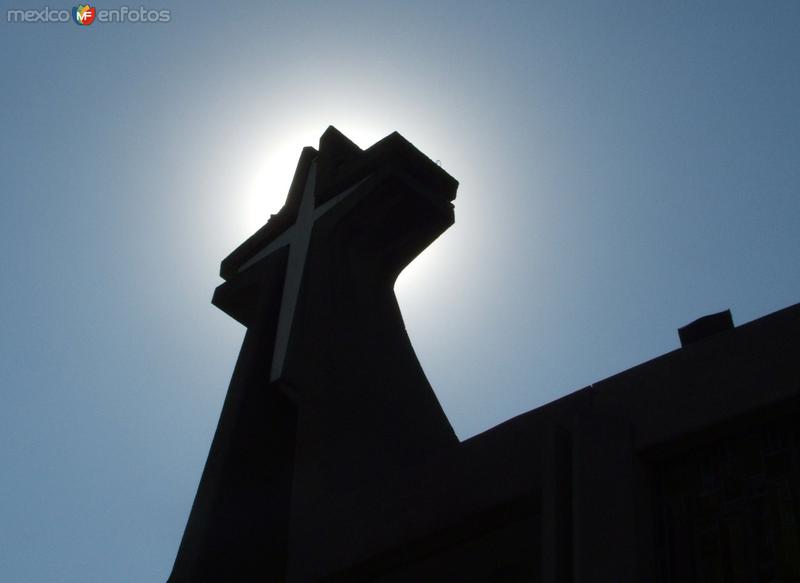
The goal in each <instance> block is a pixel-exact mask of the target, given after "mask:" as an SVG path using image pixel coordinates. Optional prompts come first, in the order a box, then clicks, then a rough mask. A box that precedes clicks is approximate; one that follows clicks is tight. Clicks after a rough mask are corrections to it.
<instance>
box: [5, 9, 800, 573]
mask: <svg viewBox="0 0 800 583" xmlns="http://www.w3.org/2000/svg"><path fill="white" fill-rule="evenodd" d="M605 4H606V5H605V6H603V7H601V6H600V3H567V2H564V3H539V2H529V3H499V4H498V3H494V4H490V3H464V2H459V3H455V2H453V3H445V2H441V3H428V2H404V3H402V4H401V3H392V2H374V1H373V2H369V3H366V2H365V3H350V2H324V3H307V4H303V5H297V6H288V5H272V4H269V3H268V4H266V5H264V4H262V3H257V4H256V3H253V4H252V5H247V4H242V5H228V4H226V5H224V6H222V5H220V4H219V3H213V4H211V3H209V4H207V5H206V6H205V7H202V6H201V5H200V3H195V2H192V3H189V2H178V3H174V4H173V5H172V6H171V18H172V19H171V21H170V22H169V23H162V24H119V23H114V24H112V23H100V22H96V23H95V24H93V25H92V26H89V27H79V26H77V25H75V24H74V23H72V22H69V23H60V24H42V23H39V24H18V23H16V24H15V23H8V22H6V21H5V20H6V18H5V8H4V10H3V13H2V15H0V16H1V17H2V21H3V22H2V23H0V26H1V27H2V35H0V48H2V51H0V61H1V62H2V70H3V82H2V91H0V124H1V125H0V127H1V128H2V139H0V148H1V150H0V170H1V171H2V197H1V198H0V241H2V244H3V245H2V249H3V251H2V257H3V263H2V265H3V276H2V278H0V306H1V307H0V329H1V330H2V335H0V342H1V343H2V344H1V345H0V388H2V393H1V394H2V404H1V405H0V462H2V466H3V471H2V472H0V569H1V570H2V572H3V574H4V575H3V576H4V578H5V579H7V580H9V581H20V582H25V581H32V582H50V581H53V582H76V583H77V582H81V583H87V582H88V583H94V582H97V583H106V582H108V581H115V582H121V583H127V582H131V583H134V582H136V583H139V582H143V581H163V580H165V578H166V577H167V575H168V574H169V571H170V569H171V566H172V561H173V560H174V557H175V553H176V551H177V548H178V544H179V542H180V537H181V535H182V532H183V528H184V526H185V522H186V519H187V517H188V513H189V509H190V506H191V503H192V500H193V497H194V493H195V490H196V488H197V484H198V481H199V478H200V473H201V471H202V468H203V464H204V463H205V458H206V455H207V453H208V448H209V445H210V443H211V438H212V436H213V431H214V429H215V427H216V422H217V419H218V416H219V412H220V407H221V405H222V400H223V398H224V396H225V392H226V390H227V385H228V382H229V380H230V375H231V373H232V371H233V366H234V363H235V360H236V356H237V353H238V350H239V346H240V343H241V340H242V338H243V334H244V330H243V329H242V327H241V326H240V325H239V324H237V323H236V322H235V321H233V320H232V319H230V318H229V317H227V316H226V315H225V314H223V313H222V312H220V311H219V310H217V309H215V308H214V307H213V306H211V304H210V298H211V294H212V292H213V289H214V288H215V287H216V286H217V285H218V284H219V283H221V280H220V279H219V277H218V270H219V262H220V261H221V260H222V258H223V257H225V256H226V255H227V254H228V253H229V252H230V251H231V250H233V249H234V248H235V247H236V246H237V245H238V244H239V243H240V242H241V241H242V240H244V239H245V238H246V237H247V236H248V235H249V234H251V233H252V232H253V231H254V230H255V229H256V228H258V227H259V226H260V225H261V224H263V223H264V222H265V221H266V219H267V218H268V216H269V213H270V212H275V211H276V210H277V209H278V208H279V207H280V205H281V204H282V203H283V200H284V197H285V195H286V190H287V188H288V185H289V181H290V179H291V176H292V173H293V171H294V164H295V162H296V160H297V157H298V156H299V154H300V149H301V148H302V146H304V145H314V146H316V142H317V139H318V138H319V135H320V134H321V133H322V132H323V131H324V130H325V128H326V127H327V126H328V125H330V124H333V125H335V126H336V127H337V128H339V129H340V130H341V131H342V132H344V133H345V134H346V135H348V136H349V137H350V138H352V139H353V140H354V141H356V142H357V143H358V144H359V145H360V146H361V147H364V148H365V147H368V146H370V145H371V144H372V143H374V142H375V141H377V140H378V139H380V138H382V137H383V136H385V135H386V134H388V133H390V132H392V131H395V130H397V131H399V132H400V133H401V134H403V135H404V136H405V137H406V138H407V139H408V140H409V141H411V142H412V143H414V144H415V145H416V146H417V147H418V148H419V149H420V150H421V151H423V152H424V153H425V154H427V155H428V156H430V157H431V158H432V159H434V160H438V161H440V162H441V164H442V166H443V167H444V168H445V169H446V170H447V171H448V172H450V173H451V174H452V175H453V176H454V177H455V178H456V179H458V180H459V182H460V188H459V191H458V198H457V200H456V224H455V225H454V226H453V227H452V228H451V229H450V231H448V232H447V233H446V234H445V235H443V236H442V237H441V238H440V239H439V240H437V241H436V242H435V243H434V244H433V245H432V246H431V247H430V248H429V249H428V250H427V251H426V252H425V253H424V254H423V255H422V256H421V257H420V258H419V259H418V260H417V261H416V262H414V263H413V264H412V266H411V267H410V268H409V269H408V270H407V272H406V273H404V274H403V275H402V276H401V278H400V280H399V282H398V285H397V293H398V298H399V301H400V305H401V308H402V310H403V314H404V317H405V321H406V325H407V328H408V331H409V335H410V337H411V340H412V342H413V344H414V347H415V349H416V351H417V355H418V357H419V359H420V361H421V363H422V365H423V367H424V369H425V371H426V373H427V375H428V378H429V379H430V381H431V384H432V385H433V387H434V389H435V390H436V393H437V396H438V397H439V399H440V400H441V402H442V404H443V407H444V409H445V412H446V413H447V415H448V416H449V418H450V420H451V422H452V423H453V425H454V427H455V429H456V431H457V433H458V435H459V437H461V438H462V439H464V438H466V437H469V436H471V435H474V434H476V433H478V432H480V431H483V430H484V429H486V428H489V427H491V426H493V425H495V424H497V423H499V422H502V421H504V420H506V419H508V418H510V417H512V416H514V415H517V414H519V413H522V412H524V411H526V410H529V409H531V408H534V407H537V406H539V405H542V404H544V403H547V402H549V401H551V400H552V399H554V398H557V397H559V396H562V395H564V394H567V393H569V392H572V391H574V390H577V389H579V388H581V387H583V386H586V385H588V384H591V383H592V382H595V381H598V380H601V379H603V378H605V377H608V376H610V375H613V374H615V373H617V372H620V371H622V370H625V369H627V368H630V367H631V366H634V365H636V364H639V363H641V362H643V361H645V360H648V359H651V358H654V357H656V356H659V355H660V354H663V353H665V352H668V351H670V350H673V349H675V348H677V346H678V337H677V333H676V329H677V328H678V327H680V326H682V325H684V324H686V323H688V322H690V321H692V320H694V319H695V318H697V317H699V316H702V315H704V314H707V313H710V312H715V311H719V310H722V309H725V308H730V309H731V310H732V312H733V317H734V321H735V323H737V324H741V323H744V322H747V321H749V320H752V319H754V318H757V317H760V316H763V315H766V314H768V313H770V312H772V311H774V310H777V309H780V308H782V307H786V306H788V305H791V304H794V303H796V302H798V301H800V266H799V263H798V257H797V256H798V249H800V111H799V110H798V105H797V104H798V103H800V66H798V63H799V62H800V34H798V30H799V28H798V27H799V25H800V3H797V2H794V1H782V2H781V1H779V2H769V3H765V2H749V3H745V2H725V3H721V2H720V3H682V2H675V3H663V2H638V1H637V2H633V1H631V2H614V3H605ZM51 6H53V7H54V8H55V7H56V6H55V5H51ZM115 6H116V5H115ZM145 6H147V7H152V8H161V6H158V5H147V4H145ZM8 7H11V8H40V7H41V6H40V5H39V4H17V3H14V4H13V5H11V6H8ZM111 7H114V6H111V5H108V6H106V5H102V6H99V8H111ZM59 8H60V7H59ZM65 8H68V9H71V6H65Z"/></svg>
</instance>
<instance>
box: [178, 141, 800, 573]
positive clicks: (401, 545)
mask: <svg viewBox="0 0 800 583" xmlns="http://www.w3.org/2000/svg"><path fill="white" fill-rule="evenodd" d="M456 188H457V182H456V181H455V180H454V179H453V178H452V177H451V176H449V175H448V174H447V173H446V172H445V171H444V170H442V169H441V168H440V167H439V166H437V165H436V164H434V163H433V162H432V161H431V160H429V159H428V158H426V157H425V156H424V155H423V154H421V153H420V152H419V151H418V150H416V149H415V148H414V147H413V146H412V145H411V144H410V143H409V142H407V141H406V140H405V139H403V138H402V137H401V136H400V135H399V134H397V133H394V134H391V135H389V136H388V137H386V138H384V139H383V140H381V141H379V142H378V143H376V144H375V145H373V146H372V147H370V148H368V149H366V150H361V149H360V148H358V147H357V146H356V145H355V144H353V143H352V142H350V141H349V140H348V139H347V138H346V137H344V136H343V135H342V134H341V133H339V132H338V131H337V130H336V129H335V128H332V127H331V128H328V130H327V131H326V132H325V133H324V134H323V136H322V137H321V139H320V144H319V149H318V150H316V149H314V148H305V149H304V150H303V152H302V155H301V157H300V160H299V163H298V166H297V171H296V173H295V176H294V180H293V182H292V185H291V188H290V191H289V194H288V197H287V200H286V204H285V206H284V207H283V209H281V211H280V212H279V213H277V214H276V215H273V216H272V217H271V218H270V220H269V222H268V223H267V224H266V225H265V226H264V227H262V229H260V230H259V231H258V232H256V233H255V234H254V235H253V236H252V237H250V238H249V239H248V240H247V241H245V242H244V243H243V244H242V245H241V246H240V247H239V248H237V249H236V250H235V251H234V252H233V253H231V255H229V256H228V257H227V258H226V259H225V260H224V261H223V262H222V268H221V275H222V277H223V279H224V280H225V283H223V284H222V285H221V286H219V287H218V288H217V290H216V291H215V294H214V298H213V303H214V305H216V306H218V307H219V308H221V309H222V310H224V311H225V312H226V313H228V314H230V315H231V316H232V317H233V318H235V319H236V320H238V321H239V322H241V323H242V324H243V325H245V326H246V327H247V333H246V336H245V339H244V342H243V345H242V349H241V353H240V355H239V359H238V361H237V363H236V367H235V370H234V373H233V378H232V380H231V384H230V388H229V391H228V394H227V397H226V400H225V403H224V406H223V410H222V413H221V417H220V421H219V425H218V427H217V431H216V434H215V437H214V440H213V443H212V446H211V451H210V453H209V456H208V461H207V463H206V467H205V470H204V472H203V476H202V479H201V482H200V485H199V488H198V491H197V495H196V498H195V501H194V505H193V507H192V511H191V515H190V517H189V520H188V524H187V526H186V530H185V533H184V536H183V539H182V542H181V545H180V549H179V551H178V555H177V558H176V561H175V565H174V568H173V572H172V575H171V577H170V579H169V581H170V582H172V583H179V582H205V581H207V582H228V581H231V582H233V581H267V582H273V581H274V582H283V581H287V582H306V581H379V582H386V583H388V582H426V581H431V582H433V581H437V582H451V581H452V582H483V581H489V582H510V581H515V582H516V581H541V582H546V583H555V582H567V583H569V582H580V583H584V582H590V581H591V582H628V581H631V582H633V581H637V582H638V581H641V582H650V581H653V582H663V583H678V582H680V583H683V582H698V583H700V582H702V583H706V582H728V581H731V582H733V581H737V582H738V581H742V582H744V581H747V582H755V581H759V582H761V581H764V582H768V581H769V582H772V581H780V582H791V581H795V582H796V581H800V528H799V527H798V521H799V520H800V439H798V438H799V437H800V430H799V429H798V419H800V416H799V415H798V413H800V340H798V339H800V304H798V305H795V306H792V307H789V308H786V309H784V310H781V311H779V312H776V313H774V314H771V315H769V316H766V317H764V318H760V319H758V320H756V321H754V322H750V323H748V324H744V325H741V326H738V327H734V325H733V321H732V318H731V315H730V312H722V313H719V314H713V315H710V316H707V317H705V318H701V319H700V320H697V321H695V322H693V323H691V324H689V325H688V326H686V327H684V328H682V329H681V330H680V331H679V336H680V340H681V348H679V349H677V350H675V351H673V352H670V353H668V354H665V355H663V356H661V357H659V358H656V359H654V360H651V361H649V362H646V363H644V364H641V365H639V366H636V367H634V368H632V369H630V370H627V371H625V372H622V373H620V374H618V375H615V376H613V377H611V378H609V379H606V380H603V381H601V382H598V383H595V384H593V385H591V386H589V387H586V388H583V389H581V390H579V391H576V392H574V393H572V394H570V395H568V396H566V397H563V398H561V399H559V400H557V401H554V402H552V403H550V404H548V405H545V406H543V407H540V408H537V409H535V410H533V411H530V412H528V413H525V414H523V415H520V416H518V417H515V418H513V419H511V420H509V421H506V422H505V423H502V424H500V425H498V426H496V427H494V428H492V429H490V430H488V431H486V432H484V433H482V434H479V435H476V436H474V437H472V438H470V439H467V440H466V441H463V442H459V441H458V439H457V438H456V436H455V434H454V432H453V430H452V428H451V426H450V424H449V422H448V421H447V418H446V417H445V415H444V413H443V411H442V409H441V407H440V405H439V403H438V401H437V399H436V397H435V395H434V393H433V391H432V390H431V387H430V385H429V384H428V382H427V380H426V378H425V375H424V373H423V371H422V370H421V368H420V366H419V363H418V362H417V359H416V357H415V355H414V352H413V349H412V347H411V344H410V342H409V340H408V337H407V335H406V333H405V329H404V327H403V321H402V317H401V314H400V310H399V308H398V305H397V302H396V299H395V297H394V292H393V285H394V281H395V279H396V277H397V275H398V274H399V273H400V271H401V270H402V269H403V268H404V267H405V266H406V265H407V264H408V263H409V262H410V261H412V260H413V259H414V257H416V256H417V255H418V254H419V253H420V252H421V251H422V250H423V249H424V248H425V247H426V246H427V245H429V244H430V243H431V242H432V241H433V240H435V239H436V237H438V236H439V235H440V234H441V233H442V232H444V230H446V229H447V228H448V227H449V226H450V225H451V224H452V223H453V204H452V201H453V200H454V198H455V193H456Z"/></svg>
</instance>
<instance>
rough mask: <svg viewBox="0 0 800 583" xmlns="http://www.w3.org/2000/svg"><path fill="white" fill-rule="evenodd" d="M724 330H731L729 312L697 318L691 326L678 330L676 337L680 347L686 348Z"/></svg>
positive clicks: (731, 320)
mask: <svg viewBox="0 0 800 583" xmlns="http://www.w3.org/2000/svg"><path fill="white" fill-rule="evenodd" d="M725 330H733V317H732V316H731V311H730V310H725V311H724V312H718V313H716V314H709V315H708V316H703V317H702V318H698V319H697V320H695V321H694V322H692V323H691V324H687V325H686V326H684V327H683V328H678V336H679V337H680V339H681V346H686V345H688V344H692V343H694V342H699V341H700V340H703V339H704V338H708V337H709V336H713V335H714V334H719V333H720V332H724V331H725Z"/></svg>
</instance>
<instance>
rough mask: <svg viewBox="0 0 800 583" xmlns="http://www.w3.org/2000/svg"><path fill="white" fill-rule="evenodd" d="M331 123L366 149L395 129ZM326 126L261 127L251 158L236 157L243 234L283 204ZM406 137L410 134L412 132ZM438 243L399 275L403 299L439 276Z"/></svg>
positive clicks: (414, 295)
mask: <svg viewBox="0 0 800 583" xmlns="http://www.w3.org/2000/svg"><path fill="white" fill-rule="evenodd" d="M334 125H335V126H336V127H337V129H339V130H340V131H342V133H344V135H346V136H347V137H348V138H350V139H351V140H353V141H354V142H355V143H356V144H357V145H358V146H359V147H361V148H364V149H366V148H368V147H370V146H371V145H372V144H374V143H375V142H377V141H378V140H380V139H382V138H383V137H385V136H386V135H388V134H390V133H391V132H392V131H393V129H385V128H379V127H377V126H369V125H365V124H359V123H353V122H352V121H344V122H343V123H338V122H335V123H334ZM326 127H327V123H326V122H324V121H321V120H320V123H312V122H309V123H305V124H303V125H302V126H300V127H298V126H297V125H295V126H294V127H293V128H292V130H291V131H288V130H287V129H283V128H281V129H275V130H272V131H268V132H264V136H265V137H264V143H263V144H257V145H256V147H253V148H251V151H250V152H251V153H250V156H249V158H248V159H247V160H242V161H240V163H242V164H243V166H242V167H243V171H242V175H243V176H248V177H249V179H248V181H247V182H246V183H245V186H244V194H243V196H242V197H241V199H240V200H241V201H242V205H241V208H242V213H241V219H240V220H241V223H240V227H239V229H241V235H242V236H248V235H250V234H252V233H253V232H255V231H256V230H258V229H259V228H260V227H261V226H262V225H264V223H266V222H267V220H268V219H269V217H270V215H271V214H274V213H277V212H278V211H279V210H280V209H281V207H282V206H283V204H284V203H285V201H286V195H287V193H288V191H289V187H290V185H291V182H292V177H293V176H294V171H295V167H296V165H297V161H298V159H299V157H300V152H301V151H302V149H303V148H304V147H306V146H313V147H317V145H318V140H319V136H320V135H321V134H322V132H323V131H324V130H325V128H326ZM276 138H277V139H276ZM409 138H412V139H413V136H409ZM412 143H413V142H412ZM438 244H439V242H438V241H437V242H435V243H434V244H433V245H432V246H431V247H429V248H428V249H426V250H425V251H423V253H422V254H421V255H420V256H419V257H417V258H416V259H415V260H414V261H413V262H412V263H411V264H410V265H409V266H408V267H407V268H406V269H405V270H404V271H403V272H402V273H401V274H400V276H399V277H398V279H397V284H396V290H397V293H398V295H399V296H402V297H401V299H402V300H403V301H414V302H416V301H418V300H421V299H422V296H424V295H425V289H426V287H428V286H432V285H434V282H435V281H436V280H437V278H438V276H441V271H442V268H443V265H442V263H441V261H440V260H439V253H437V252H436V251H435V249H434V247H435V246H436V245H438ZM451 252H452V250H451Z"/></svg>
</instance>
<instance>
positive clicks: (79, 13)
mask: <svg viewBox="0 0 800 583" xmlns="http://www.w3.org/2000/svg"><path fill="white" fill-rule="evenodd" d="M95 16H97V9H96V8H95V7H94V6H89V5H88V4H78V5H77V6H75V7H73V8H72V20H74V21H75V24H80V25H81V26H89V25H90V24H91V23H93V22H94V17H95Z"/></svg>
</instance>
